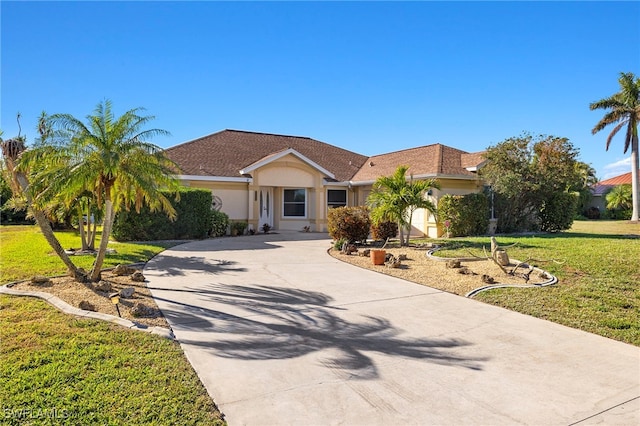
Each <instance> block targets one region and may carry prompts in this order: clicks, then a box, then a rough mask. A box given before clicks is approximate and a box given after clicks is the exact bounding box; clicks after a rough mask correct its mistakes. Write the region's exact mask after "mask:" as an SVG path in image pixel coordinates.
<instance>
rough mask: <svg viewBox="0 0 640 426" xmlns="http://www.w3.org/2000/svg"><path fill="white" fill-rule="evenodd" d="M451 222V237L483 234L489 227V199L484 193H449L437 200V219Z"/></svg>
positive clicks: (442, 221)
mask: <svg viewBox="0 0 640 426" xmlns="http://www.w3.org/2000/svg"><path fill="white" fill-rule="evenodd" d="M446 220H448V221H449V223H451V225H450V227H449V232H450V236H451V237H459V236H469V235H483V234H486V233H487V229H488V227H489V201H488V199H487V197H486V196H485V195H484V194H478V193H475V194H467V195H450V194H446V195H444V196H442V197H441V198H440V200H439V201H438V221H439V222H440V223H444V222H445V221H446Z"/></svg>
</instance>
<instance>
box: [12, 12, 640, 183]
mask: <svg viewBox="0 0 640 426" xmlns="http://www.w3.org/2000/svg"><path fill="white" fill-rule="evenodd" d="M0 13H1V36H2V39H1V57H0V59H1V63H0V65H1V93H0V95H1V97H0V101H1V103H0V107H1V109H0V120H1V121H0V128H2V129H3V130H4V137H5V138H7V137H12V136H15V135H17V132H18V127H17V124H16V121H15V115H16V113H17V112H20V113H21V114H22V133H23V134H26V135H27V137H28V138H29V141H30V142H31V141H32V140H33V138H34V137H35V136H36V131H35V124H36V119H37V116H38V115H39V114H40V112H41V111H43V110H44V111H47V112H48V113H58V112H61V113H70V114H73V115H75V116H76V117H84V116H86V115H87V114H89V113H91V112H92V111H93V109H94V108H95V106H96V104H97V103H98V102H100V101H101V100H103V99H106V98H108V99H111V100H112V102H113V105H114V109H115V112H116V113H117V114H121V113H123V112H124V111H125V110H128V109H131V108H134V107H139V106H143V107H145V108H147V113H148V114H150V115H154V116H156V120H155V121H153V123H152V125H153V127H158V128H162V129H166V130H169V131H170V132H171V133H172V136H170V137H163V138H157V139H154V140H153V142H154V143H156V144H157V145H160V146H162V147H170V146H173V145H177V144H179V143H182V142H186V141H189V140H192V139H195V138H197V137H200V136H204V135H207V134H210V133H214V132H217V131H219V130H222V129H225V128H229V129H241V130H250V131H258V132H267V133H280V134H289V135H300V136H309V137H312V138H314V139H318V140H321V141H324V142H328V143H331V144H334V145H338V146H340V147H343V148H346V149H349V150H352V151H355V152H358V153H361V154H365V155H374V154H381V153H384V152H389V151H394V150H398V149H403V148H410V147H415V146H422V145H428V144H432V143H437V142H440V143H443V144H446V145H450V146H453V147H456V148H460V149H463V150H466V151H469V152H475V151H481V150H484V149H486V148H487V147H488V146H492V145H496V144H497V143H499V142H501V141H503V140H505V139H506V138H509V137H512V136H518V135H520V134H522V132H529V133H532V134H534V135H537V134H550V135H555V136H563V137H567V138H569V139H570V140H571V141H572V142H573V144H574V145H575V146H576V147H578V148H579V150H580V153H581V155H580V159H581V160H582V161H585V162H587V163H590V164H591V165H592V166H593V167H594V168H595V169H596V171H597V174H598V176H599V177H600V178H606V177H610V176H612V175H616V174H619V173H624V172H627V171H628V170H629V167H630V166H629V164H630V163H628V158H627V157H628V155H624V154H623V152H622V147H623V140H622V138H623V136H622V134H621V135H620V136H618V137H617V138H616V139H614V141H613V143H612V147H611V148H610V150H609V151H608V152H606V151H605V149H604V146H605V140H606V136H607V134H608V132H606V131H604V132H601V133H600V134H598V135H595V136H593V135H591V129H592V128H593V126H594V125H595V123H596V122H597V121H598V120H599V119H600V118H601V117H602V115H603V114H604V112H602V111H595V112H592V111H590V110H589V103H590V102H593V101H595V100H598V99H601V98H603V97H606V96H609V95H611V94H613V93H615V92H616V91H618V83H617V78H618V75H619V73H620V72H622V71H624V72H633V73H635V74H636V75H640V3H638V2H146V1H144V2H143V1H140V2H11V1H2V2H1V4H0ZM616 164H617V165H618V166H621V168H619V167H618V168H616V167H615V166H614V165H616Z"/></svg>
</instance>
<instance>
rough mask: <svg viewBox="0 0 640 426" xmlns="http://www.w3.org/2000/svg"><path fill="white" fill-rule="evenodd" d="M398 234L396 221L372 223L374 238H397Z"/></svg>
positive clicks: (372, 236) (372, 235)
mask: <svg viewBox="0 0 640 426" xmlns="http://www.w3.org/2000/svg"><path fill="white" fill-rule="evenodd" d="M397 235H398V224H397V223H395V222H390V221H385V222H380V223H377V224H376V223H373V224H372V225H371V238H373V239H374V240H386V239H387V238H395V237H396V236H397Z"/></svg>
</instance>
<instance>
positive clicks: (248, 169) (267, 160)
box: [240, 148, 336, 179]
mask: <svg viewBox="0 0 640 426" xmlns="http://www.w3.org/2000/svg"><path fill="white" fill-rule="evenodd" d="M289 154H292V155H294V156H296V157H298V158H299V159H301V160H302V161H304V162H305V163H307V164H308V165H310V166H311V167H313V168H314V169H316V170H318V171H319V172H321V173H323V174H324V175H326V176H328V177H330V178H332V179H335V178H336V176H335V175H334V174H333V173H331V172H330V171H329V170H327V169H325V168H324V167H322V166H321V165H319V164H318V163H316V162H314V161H312V160H310V159H309V158H307V157H305V156H304V155H302V154H300V153H299V152H298V151H296V150H295V149H293V148H289V149H285V150H284V151H280V152H278V153H277V154H273V155H270V156H268V157H266V158H264V159H262V160H260V161H257V162H255V163H253V164H251V165H250V166H247V167H246V168H244V169H242V170H240V174H241V175H246V174H249V173H251V172H252V171H254V170H256V169H258V168H260V167H262V166H265V165H267V164H269V163H271V162H273V161H276V160H279V159H280V158H282V157H284V156H287V155H289Z"/></svg>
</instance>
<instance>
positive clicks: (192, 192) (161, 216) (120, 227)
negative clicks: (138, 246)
mask: <svg viewBox="0 0 640 426" xmlns="http://www.w3.org/2000/svg"><path fill="white" fill-rule="evenodd" d="M179 194H180V199H179V201H175V199H174V197H173V195H170V194H167V195H168V197H169V198H170V199H171V200H172V205H173V207H174V208H175V209H176V213H177V215H178V217H177V219H176V220H175V221H173V222H172V221H171V220H170V219H169V217H168V216H167V214H166V213H164V212H153V213H152V212H150V211H149V208H148V207H147V206H144V207H143V208H142V209H141V210H140V213H137V212H136V211H135V210H131V211H120V212H118V214H117V215H116V219H115V221H114V223H113V231H112V235H113V237H114V238H115V239H116V240H119V241H155V240H183V239H195V238H206V237H207V236H208V235H209V232H210V230H211V225H212V220H211V218H212V216H211V203H212V196H211V192H210V191H207V190H204V189H184V190H181V191H179Z"/></svg>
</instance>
